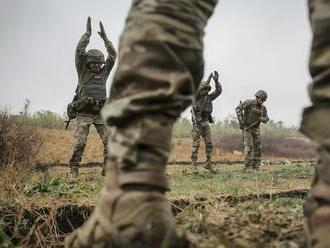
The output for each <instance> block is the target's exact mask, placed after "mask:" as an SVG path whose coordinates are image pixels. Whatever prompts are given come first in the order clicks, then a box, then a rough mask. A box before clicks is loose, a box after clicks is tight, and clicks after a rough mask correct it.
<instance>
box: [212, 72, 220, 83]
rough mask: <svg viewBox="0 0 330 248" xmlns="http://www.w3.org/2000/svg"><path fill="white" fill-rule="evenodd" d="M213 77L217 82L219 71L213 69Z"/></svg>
mask: <svg viewBox="0 0 330 248" xmlns="http://www.w3.org/2000/svg"><path fill="white" fill-rule="evenodd" d="M212 77H213V79H214V81H215V82H218V81H219V73H218V72H217V71H214V72H213V76H212Z"/></svg>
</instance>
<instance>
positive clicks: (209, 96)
mask: <svg viewBox="0 0 330 248" xmlns="http://www.w3.org/2000/svg"><path fill="white" fill-rule="evenodd" d="M211 79H213V80H214V83H215V90H214V91H213V92H211V93H210V91H211V85H210V83H211ZM221 92H222V87H221V84H220V82H219V74H218V72H217V71H215V72H214V73H211V74H210V75H209V77H208V79H207V81H202V82H201V84H200V86H199V88H198V90H197V92H196V96H195V103H194V104H193V106H192V110H191V113H192V124H193V128H192V138H193V144H192V153H191V161H192V165H193V166H194V167H195V168H196V167H197V155H198V150H199V146H200V143H201V138H203V140H204V143H205V153H206V164H205V168H207V169H208V170H209V171H210V172H212V173H214V172H215V170H214V168H213V167H212V164H211V158H212V152H213V145H212V136H211V130H210V123H213V117H212V112H213V103H212V102H213V101H214V100H215V99H216V98H217V97H218V96H219V95H220V94H221Z"/></svg>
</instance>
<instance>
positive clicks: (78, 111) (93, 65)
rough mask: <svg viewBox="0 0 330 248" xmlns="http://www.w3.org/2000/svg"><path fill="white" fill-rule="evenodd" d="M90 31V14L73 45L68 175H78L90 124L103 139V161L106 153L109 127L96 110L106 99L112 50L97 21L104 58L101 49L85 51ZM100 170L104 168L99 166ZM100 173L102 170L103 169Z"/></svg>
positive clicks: (113, 60) (69, 106) (113, 59)
mask: <svg viewBox="0 0 330 248" xmlns="http://www.w3.org/2000/svg"><path fill="white" fill-rule="evenodd" d="M91 34H92V28H91V18H90V17H88V20H87V26H86V32H85V33H84V34H83V36H82V37H81V39H80V41H79V43H78V45H77V48H76V58H75V60H76V69H77V73H78V86H77V89H76V94H75V96H74V99H73V101H72V102H71V103H70V104H69V105H68V111H67V113H68V115H69V118H70V119H72V118H76V122H77V128H76V130H75V133H74V147H73V152H72V156H71V159H70V162H69V166H70V174H69V176H70V178H72V179H74V178H77V177H78V170H79V164H80V162H81V159H82V155H83V152H84V149H85V146H86V142H87V136H88V134H89V129H90V126H91V125H92V124H93V125H94V126H95V128H96V130H97V132H98V134H99V136H100V138H101V140H102V143H103V147H104V149H103V155H104V161H105V158H106V156H107V143H108V136H109V131H108V128H107V127H106V126H105V123H104V121H103V120H102V119H101V116H100V110H101V109H102V107H103V105H104V103H105V101H106V81H107V79H108V77H109V74H110V72H111V69H112V67H113V65H114V64H115V61H116V56H117V55H116V51H115V48H114V47H113V45H112V43H111V42H110V41H109V39H108V38H107V36H106V33H105V31H104V27H103V24H102V23H101V22H100V32H99V35H100V36H101V38H102V39H103V41H104V44H105V47H106V49H107V52H108V57H107V59H106V60H105V58H104V55H103V53H102V52H101V51H100V50H97V49H91V50H89V51H88V52H86V47H87V45H88V43H89V40H90V37H91ZM103 171H104V169H103ZM103 173H104V172H103Z"/></svg>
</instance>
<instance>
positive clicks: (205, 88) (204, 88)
mask: <svg viewBox="0 0 330 248" xmlns="http://www.w3.org/2000/svg"><path fill="white" fill-rule="evenodd" d="M210 90H211V86H210V84H209V83H208V82H207V81H203V82H201V84H200V86H199V89H198V93H199V94H200V95H202V96H207V95H208V94H209V92H210Z"/></svg>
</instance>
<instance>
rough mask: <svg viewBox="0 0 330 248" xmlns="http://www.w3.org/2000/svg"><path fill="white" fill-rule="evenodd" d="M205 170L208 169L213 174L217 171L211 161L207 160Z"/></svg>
mask: <svg viewBox="0 0 330 248" xmlns="http://www.w3.org/2000/svg"><path fill="white" fill-rule="evenodd" d="M204 168H205V169H208V170H209V171H210V172H211V173H216V170H215V169H214V168H213V166H212V162H211V159H206V162H205V166H204Z"/></svg>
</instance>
